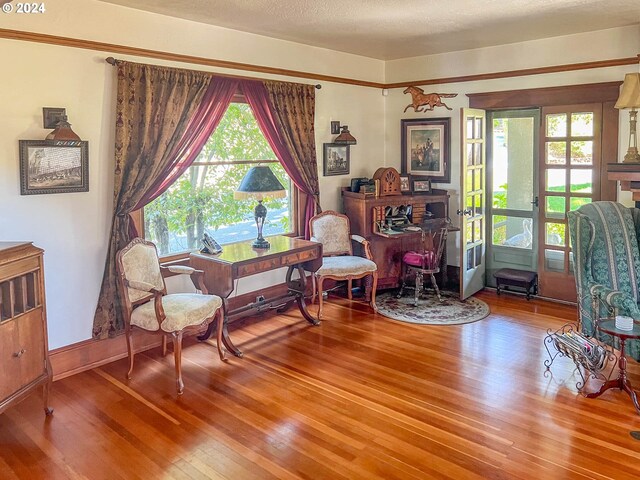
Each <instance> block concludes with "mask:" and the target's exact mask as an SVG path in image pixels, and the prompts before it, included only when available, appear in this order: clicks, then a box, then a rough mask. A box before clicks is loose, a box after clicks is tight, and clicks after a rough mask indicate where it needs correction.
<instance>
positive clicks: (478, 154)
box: [473, 143, 484, 165]
mask: <svg viewBox="0 0 640 480" xmlns="http://www.w3.org/2000/svg"><path fill="white" fill-rule="evenodd" d="M473 148H474V150H475V152H473V156H474V161H475V164H476V165H481V164H483V163H484V159H483V158H482V144H481V143H474V144H473Z"/></svg>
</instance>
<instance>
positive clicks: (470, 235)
mask: <svg viewBox="0 0 640 480" xmlns="http://www.w3.org/2000/svg"><path fill="white" fill-rule="evenodd" d="M472 227H473V222H467V230H466V237H467V238H466V240H467V243H473V228H472Z"/></svg>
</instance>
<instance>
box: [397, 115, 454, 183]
mask: <svg viewBox="0 0 640 480" xmlns="http://www.w3.org/2000/svg"><path fill="white" fill-rule="evenodd" d="M400 123H401V128H402V137H401V138H402V140H401V145H402V147H401V150H402V151H401V155H402V172H401V173H402V174H403V175H407V174H411V175H417V176H428V177H429V178H430V179H431V180H432V181H434V182H441V183H450V182H451V159H450V144H451V129H450V126H451V119H450V118H448V117H447V118H418V119H403V120H401V121H400Z"/></svg>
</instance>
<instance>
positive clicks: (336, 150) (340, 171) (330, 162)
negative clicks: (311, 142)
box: [322, 143, 350, 177]
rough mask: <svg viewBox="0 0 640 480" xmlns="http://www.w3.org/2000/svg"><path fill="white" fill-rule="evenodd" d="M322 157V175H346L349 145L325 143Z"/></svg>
mask: <svg viewBox="0 0 640 480" xmlns="http://www.w3.org/2000/svg"><path fill="white" fill-rule="evenodd" d="M323 145H324V155H323V157H322V170H323V174H324V176H325V177H326V176H329V175H347V174H348V173H349V167H350V165H349V164H350V159H349V145H341V144H338V143H325V144H323Z"/></svg>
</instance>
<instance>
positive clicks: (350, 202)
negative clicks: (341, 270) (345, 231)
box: [342, 188, 449, 289]
mask: <svg viewBox="0 0 640 480" xmlns="http://www.w3.org/2000/svg"><path fill="white" fill-rule="evenodd" d="M342 201H343V203H344V211H345V214H346V215H347V216H348V217H349V220H350V222H351V233H354V234H358V235H361V236H363V237H364V238H366V239H367V240H369V241H370V242H371V250H372V253H373V259H374V261H375V262H376V264H377V265H378V275H379V276H378V289H386V288H396V287H399V286H400V274H401V264H402V255H403V254H404V253H405V252H407V251H409V250H421V249H422V245H421V233H420V232H404V233H394V234H387V233H385V232H381V231H380V229H379V225H380V222H383V223H384V222H385V220H386V219H385V209H386V207H402V206H404V207H405V209H406V207H408V206H411V214H410V215H409V221H410V222H411V223H414V224H420V223H422V221H423V220H425V219H436V218H449V194H448V193H447V191H446V190H436V189H434V190H432V191H431V193H425V194H412V195H390V196H384V197H375V196H373V195H365V194H362V193H356V192H351V191H350V190H349V189H348V188H343V189H342ZM440 270H441V272H442V273H441V275H442V279H441V282H442V283H441V285H443V286H444V285H446V283H447V254H446V246H445V251H444V253H443V255H442V262H441V265H440Z"/></svg>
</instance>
